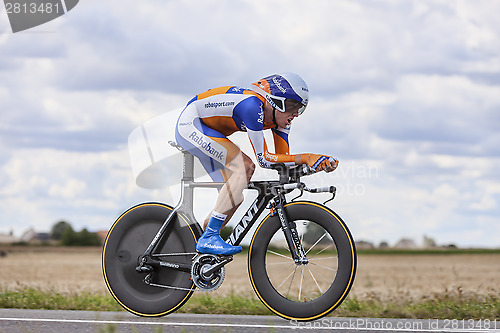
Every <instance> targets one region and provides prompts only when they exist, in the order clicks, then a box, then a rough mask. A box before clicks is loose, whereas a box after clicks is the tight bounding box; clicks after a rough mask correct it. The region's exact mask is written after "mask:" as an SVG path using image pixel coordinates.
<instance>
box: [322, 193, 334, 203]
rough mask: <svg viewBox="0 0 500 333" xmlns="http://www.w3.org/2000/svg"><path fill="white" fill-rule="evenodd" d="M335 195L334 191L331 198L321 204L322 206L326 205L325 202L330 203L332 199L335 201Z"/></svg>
mask: <svg viewBox="0 0 500 333" xmlns="http://www.w3.org/2000/svg"><path fill="white" fill-rule="evenodd" d="M335 193H337V192H336V191H334V192H333V193H332V197H331V198H330V199H328V200H326V201H325V202H323V205H326V203H327V202H330V201H332V200H333V199H335Z"/></svg>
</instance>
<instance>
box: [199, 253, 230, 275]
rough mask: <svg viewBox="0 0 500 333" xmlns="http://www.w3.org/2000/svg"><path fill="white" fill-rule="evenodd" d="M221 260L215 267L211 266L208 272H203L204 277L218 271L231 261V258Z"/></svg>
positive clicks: (226, 257) (225, 257)
mask: <svg viewBox="0 0 500 333" xmlns="http://www.w3.org/2000/svg"><path fill="white" fill-rule="evenodd" d="M222 258H223V260H222V261H221V262H219V263H217V264H215V265H213V266H212V267H211V268H210V269H209V270H208V271H206V272H205V274H206V275H210V274H212V273H213V272H215V271H217V270H219V269H220V268H221V267H223V266H224V265H226V264H227V263H230V262H231V261H233V256H224V257H222Z"/></svg>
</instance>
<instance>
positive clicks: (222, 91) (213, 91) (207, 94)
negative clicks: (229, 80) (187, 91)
mask: <svg viewBox="0 0 500 333" xmlns="http://www.w3.org/2000/svg"><path fill="white" fill-rule="evenodd" d="M232 87H233V86H224V87H219V88H213V89H209V90H207V91H205V92H202V93H201V94H198V100H200V99H204V98H207V97H210V96H214V95H220V94H225V93H226V92H227V91H228V90H229V89H231V88H232Z"/></svg>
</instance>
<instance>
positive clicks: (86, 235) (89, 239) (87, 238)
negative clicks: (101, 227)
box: [77, 228, 101, 246]
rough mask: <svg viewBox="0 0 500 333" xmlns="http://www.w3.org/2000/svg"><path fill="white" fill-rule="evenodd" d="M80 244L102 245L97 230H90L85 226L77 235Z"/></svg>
mask: <svg viewBox="0 0 500 333" xmlns="http://www.w3.org/2000/svg"><path fill="white" fill-rule="evenodd" d="M77 239H78V243H79V244H78V245H80V246H97V245H101V240H100V239H99V237H98V236H97V233H95V232H89V231H88V230H87V229H85V228H83V229H82V230H81V231H80V232H79V233H78V235H77Z"/></svg>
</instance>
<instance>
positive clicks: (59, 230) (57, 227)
mask: <svg viewBox="0 0 500 333" xmlns="http://www.w3.org/2000/svg"><path fill="white" fill-rule="evenodd" d="M68 228H71V224H69V223H68V222H66V221H59V222H57V223H55V224H54V225H53V226H52V229H51V231H50V239H54V240H60V239H61V238H62V236H63V234H64V232H65V231H66V229H68Z"/></svg>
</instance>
